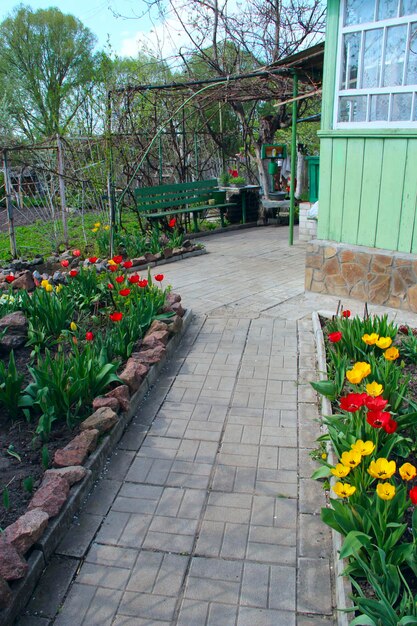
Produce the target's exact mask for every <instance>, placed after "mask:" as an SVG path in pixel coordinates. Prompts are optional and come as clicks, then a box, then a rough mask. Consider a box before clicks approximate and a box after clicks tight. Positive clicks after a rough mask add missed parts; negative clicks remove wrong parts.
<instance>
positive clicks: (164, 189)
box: [135, 178, 236, 231]
mask: <svg viewBox="0 0 417 626" xmlns="http://www.w3.org/2000/svg"><path fill="white" fill-rule="evenodd" d="M135 204H136V211H137V212H138V213H139V215H143V216H144V217H146V218H147V219H149V220H151V221H152V220H161V219H163V218H166V217H169V216H172V215H179V214H184V213H188V214H192V218H193V221H194V228H195V230H196V231H198V230H199V228H198V219H197V217H198V214H199V213H203V212H205V211H208V210H209V209H219V212H220V221H221V225H222V226H224V212H225V211H226V209H227V208H229V207H235V206H236V204H234V203H233V202H226V192H225V191H219V190H218V182H217V179H216V178H212V179H211V180H199V181H195V182H192V183H177V184H173V185H159V186H158V187H139V188H137V189H135Z"/></svg>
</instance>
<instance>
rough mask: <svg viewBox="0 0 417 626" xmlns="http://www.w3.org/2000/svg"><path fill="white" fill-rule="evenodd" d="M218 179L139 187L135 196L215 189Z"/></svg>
mask: <svg viewBox="0 0 417 626" xmlns="http://www.w3.org/2000/svg"><path fill="white" fill-rule="evenodd" d="M218 186H219V183H218V182H217V179H216V178H211V179H209V180H196V181H193V182H191V183H175V184H172V185H158V186H156V187H138V188H137V189H135V196H137V197H141V196H144V195H145V196H146V195H151V194H152V195H158V194H160V193H167V192H177V191H184V190H189V189H213V188H215V187H218Z"/></svg>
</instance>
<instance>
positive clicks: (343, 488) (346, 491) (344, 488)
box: [333, 482, 356, 498]
mask: <svg viewBox="0 0 417 626" xmlns="http://www.w3.org/2000/svg"><path fill="white" fill-rule="evenodd" d="M333 491H334V492H335V494H336V495H337V496H339V498H349V497H350V496H352V495H353V494H354V493H355V491H356V487H354V486H353V485H349V484H348V483H341V482H338V483H336V484H335V485H334V487H333Z"/></svg>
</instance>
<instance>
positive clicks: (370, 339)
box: [362, 333, 379, 346]
mask: <svg viewBox="0 0 417 626" xmlns="http://www.w3.org/2000/svg"><path fill="white" fill-rule="evenodd" d="M378 339H379V335H377V334H376V333H371V334H370V335H368V334H365V335H363V336H362V341H364V342H365V343H366V344H367V345H368V346H373V345H375V344H376V342H377V341H378Z"/></svg>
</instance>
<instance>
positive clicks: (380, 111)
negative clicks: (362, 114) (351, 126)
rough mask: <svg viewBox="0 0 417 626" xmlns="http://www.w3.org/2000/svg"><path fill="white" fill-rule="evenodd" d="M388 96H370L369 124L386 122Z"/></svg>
mask: <svg viewBox="0 0 417 626" xmlns="http://www.w3.org/2000/svg"><path fill="white" fill-rule="evenodd" d="M388 104H389V96H388V95H384V96H371V110H370V114H369V120H370V121H371V122H384V121H387V120H388Z"/></svg>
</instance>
